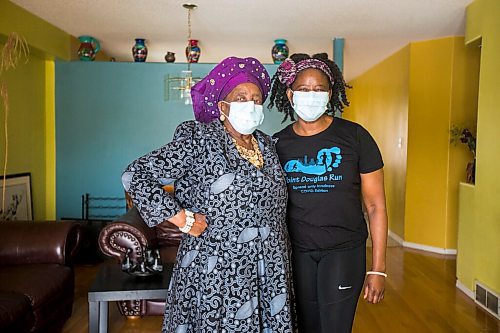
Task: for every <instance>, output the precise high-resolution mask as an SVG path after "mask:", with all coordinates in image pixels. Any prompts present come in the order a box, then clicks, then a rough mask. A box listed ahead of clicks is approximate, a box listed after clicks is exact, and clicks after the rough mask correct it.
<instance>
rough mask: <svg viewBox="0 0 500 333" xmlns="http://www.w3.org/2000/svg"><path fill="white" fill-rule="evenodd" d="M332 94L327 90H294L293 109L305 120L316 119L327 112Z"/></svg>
mask: <svg viewBox="0 0 500 333" xmlns="http://www.w3.org/2000/svg"><path fill="white" fill-rule="evenodd" d="M329 99H330V96H329V94H328V92H326V91H294V92H293V98H292V100H293V109H294V110H295V112H296V113H297V115H298V116H299V117H300V118H302V119H303V120H305V121H315V120H317V119H318V118H319V117H321V116H322V115H323V113H325V111H326V108H327V105H328V100H329Z"/></svg>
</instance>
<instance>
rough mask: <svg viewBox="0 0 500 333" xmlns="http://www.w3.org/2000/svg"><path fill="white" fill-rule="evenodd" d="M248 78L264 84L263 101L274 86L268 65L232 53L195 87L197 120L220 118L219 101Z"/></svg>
mask: <svg viewBox="0 0 500 333" xmlns="http://www.w3.org/2000/svg"><path fill="white" fill-rule="evenodd" d="M247 82H250V83H253V84H255V85H256V86H257V87H259V88H260V91H261V92H262V98H263V101H265V100H266V98H267V95H268V93H269V90H270V89H271V80H270V78H269V74H268V73H267V71H266V69H265V68H264V66H262V64H261V63H260V62H259V61H258V60H257V59H255V58H243V59H242V58H237V57H229V58H226V59H224V60H222V62H221V63H220V64H218V65H217V66H215V68H214V69H212V70H211V71H210V73H208V75H207V76H206V77H204V78H203V79H202V80H201V81H199V82H198V83H196V84H195V85H194V86H193V88H192V89H191V98H192V99H193V111H194V116H195V118H196V120H198V121H200V122H204V123H208V122H211V121H212V120H214V119H217V118H219V116H220V113H219V107H218V106H217V103H218V102H219V101H221V100H223V99H224V98H225V97H226V96H227V95H228V94H229V93H230V92H231V91H232V90H233V89H234V88H235V87H236V86H237V85H239V84H242V83H247Z"/></svg>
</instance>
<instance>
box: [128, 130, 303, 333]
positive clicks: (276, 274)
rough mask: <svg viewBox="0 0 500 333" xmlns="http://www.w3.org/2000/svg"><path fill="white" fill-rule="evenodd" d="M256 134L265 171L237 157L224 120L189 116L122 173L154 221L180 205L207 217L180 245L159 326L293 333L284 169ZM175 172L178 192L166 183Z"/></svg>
mask: <svg viewBox="0 0 500 333" xmlns="http://www.w3.org/2000/svg"><path fill="white" fill-rule="evenodd" d="M254 135H255V137H256V139H257V141H258V143H259V147H260V149H261V152H262V155H263V158H264V166H263V168H262V169H257V168H256V167H254V166H253V165H252V164H251V163H249V162H248V161H247V160H245V159H243V158H241V157H240V155H239V153H238V151H237V149H236V147H235V146H234V144H233V143H232V142H231V139H230V137H229V135H228V134H227V133H226V132H225V130H224V128H223V125H222V124H221V123H220V122H219V121H214V122H211V123H208V124H205V123H198V122H194V121H188V122H185V123H182V124H181V125H180V126H179V127H178V128H177V130H176V133H175V135H174V140H173V141H172V142H170V143H169V144H167V145H165V146H163V147H162V148H160V149H158V150H155V151H153V152H151V153H149V154H147V155H145V156H143V157H141V158H139V159H138V160H136V161H135V162H133V163H132V164H131V165H129V167H128V168H127V170H126V171H125V172H124V174H123V177H122V180H123V184H124V187H125V189H126V190H127V191H128V192H129V193H130V194H131V196H132V198H133V200H134V203H135V205H136V206H137V208H138V210H139V212H140V213H141V215H142V217H143V218H144V220H145V221H146V222H147V223H148V224H149V225H150V226H154V225H157V224H159V223H161V222H163V221H165V220H166V219H168V218H170V217H171V216H173V215H175V214H176V213H177V212H178V211H179V210H180V209H181V208H185V209H188V210H191V211H193V212H199V213H202V214H205V215H206V217H207V224H208V228H207V229H206V230H205V231H204V232H203V233H202V235H201V236H200V237H198V238H196V237H192V236H190V235H184V237H183V239H182V242H181V244H180V247H179V251H178V254H177V263H176V265H175V268H174V272H173V275H172V280H171V284H170V287H169V291H168V296H167V302H166V309H165V317H164V322H163V329H162V331H163V332H168V333H194V332H196V333H199V332H206V333H213V332H221V333H233V332H234V333H237V332H238V333H239V332H255V333H257V332H258V333H287V332H294V327H295V323H294V310H293V306H292V305H293V296H292V294H293V292H292V278H291V267H290V259H289V258H290V247H289V238H288V233H287V229H286V225H285V211H286V203H287V190H286V184H285V179H284V174H283V171H282V169H281V166H280V164H279V161H278V157H277V155H276V150H275V147H274V142H273V141H272V139H271V138H270V137H269V136H267V135H265V134H263V133H262V132H259V131H256V132H255V134H254ZM173 179H175V180H176V181H175V199H174V198H172V197H171V196H169V195H168V194H166V193H165V192H164V191H163V189H162V188H161V186H162V184H165V183H168V182H171V181H172V180H173Z"/></svg>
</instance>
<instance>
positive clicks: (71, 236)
mask: <svg viewBox="0 0 500 333" xmlns="http://www.w3.org/2000/svg"><path fill="white" fill-rule="evenodd" d="M80 240H81V226H80V225H79V224H77V223H75V222H66V221H65V222H56V221H51V222H48V221H36V222H34V221H14V222H11V221H0V263H1V265H3V266H8V265H23V264H60V265H71V264H72V261H73V258H74V256H75V254H76V251H77V250H78V246H79V244H80Z"/></svg>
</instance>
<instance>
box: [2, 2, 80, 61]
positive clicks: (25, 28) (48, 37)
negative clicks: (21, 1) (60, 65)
mask: <svg viewBox="0 0 500 333" xmlns="http://www.w3.org/2000/svg"><path fill="white" fill-rule="evenodd" d="M11 32H17V33H18V34H20V35H22V36H24V38H26V40H27V42H28V44H30V46H31V51H32V53H36V54H37V55H38V56H40V57H48V58H52V59H53V58H54V57H56V58H59V59H63V60H70V59H71V36H70V35H68V34H67V33H65V32H64V31H62V30H61V29H59V28H56V27H55V26H53V25H51V24H50V23H47V22H45V21H44V20H42V19H41V18H39V17H37V16H35V15H32V14H30V13H28V12H27V11H26V10H24V9H22V8H21V7H19V6H16V5H14V4H13V3H11V2H10V1H7V0H0V35H4V37H5V36H7V35H8V34H9V33H11Z"/></svg>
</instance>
